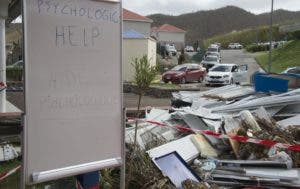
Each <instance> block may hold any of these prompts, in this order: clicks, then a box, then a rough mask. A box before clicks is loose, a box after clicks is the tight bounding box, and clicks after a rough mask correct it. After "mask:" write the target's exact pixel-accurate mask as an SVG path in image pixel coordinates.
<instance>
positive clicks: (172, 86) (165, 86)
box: [150, 83, 180, 89]
mask: <svg viewBox="0 0 300 189" xmlns="http://www.w3.org/2000/svg"><path fill="white" fill-rule="evenodd" d="M150 87H155V88H161V89H179V88H180V87H179V86H178V85H176V84H172V83H152V84H151V85H150Z"/></svg>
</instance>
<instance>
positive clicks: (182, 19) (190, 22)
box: [148, 6, 300, 43]
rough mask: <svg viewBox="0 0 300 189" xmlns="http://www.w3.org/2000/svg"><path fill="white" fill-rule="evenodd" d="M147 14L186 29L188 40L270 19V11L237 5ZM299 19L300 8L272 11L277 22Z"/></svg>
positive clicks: (162, 21) (199, 38)
mask: <svg viewBox="0 0 300 189" xmlns="http://www.w3.org/2000/svg"><path fill="white" fill-rule="evenodd" d="M148 17H149V18H151V19H152V20H153V21H154V22H153V24H152V25H153V26H159V25H162V24H165V23H168V24H172V25H175V26H177V27H180V28H182V29H184V30H186V31H187V35H186V39H187V42H188V43H191V42H195V41H196V40H203V39H207V38H209V37H212V36H215V35H220V34H226V33H229V32H232V31H235V30H237V31H238V30H243V29H246V28H253V27H257V26H264V25H268V24H269V22H270V17H269V13H263V14H259V15H255V14H253V13H251V12H248V11H245V10H244V9H241V8H238V7H234V6H227V7H224V8H220V9H216V10H209V11H198V12H194V13H188V14H182V15H179V16H169V15H163V14H154V15H149V16H148ZM299 20H300V11H298V12H291V11H286V10H281V9H280V10H276V11H274V14H273V22H274V24H280V23H290V22H294V21H299Z"/></svg>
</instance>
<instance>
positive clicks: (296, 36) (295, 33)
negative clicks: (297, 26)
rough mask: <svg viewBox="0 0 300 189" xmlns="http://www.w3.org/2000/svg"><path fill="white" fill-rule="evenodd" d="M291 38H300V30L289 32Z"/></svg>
mask: <svg viewBox="0 0 300 189" xmlns="http://www.w3.org/2000/svg"><path fill="white" fill-rule="evenodd" d="M291 34H292V37H293V39H300V30H298V31H294V32H292V33H291Z"/></svg>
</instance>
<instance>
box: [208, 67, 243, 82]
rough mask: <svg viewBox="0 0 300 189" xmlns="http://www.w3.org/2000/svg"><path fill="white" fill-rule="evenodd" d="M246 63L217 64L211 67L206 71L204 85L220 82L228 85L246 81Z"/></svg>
mask: <svg viewBox="0 0 300 189" xmlns="http://www.w3.org/2000/svg"><path fill="white" fill-rule="evenodd" d="M247 70H248V66H247V65H241V66H238V65H236V64H219V65H216V66H214V67H212V68H211V69H210V70H209V72H208V73H207V75H206V77H205V80H204V83H205V85H211V84H221V85H229V84H234V83H242V82H246V81H247V74H246V73H247Z"/></svg>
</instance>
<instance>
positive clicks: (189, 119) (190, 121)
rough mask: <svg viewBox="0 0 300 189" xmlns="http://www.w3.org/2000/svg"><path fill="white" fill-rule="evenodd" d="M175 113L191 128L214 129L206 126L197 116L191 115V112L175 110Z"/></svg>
mask: <svg viewBox="0 0 300 189" xmlns="http://www.w3.org/2000/svg"><path fill="white" fill-rule="evenodd" d="M176 114H177V115H178V116H179V117H180V118H181V119H183V121H184V122H185V123H186V124H187V125H188V126H189V127H190V128H191V129H195V130H214V128H213V129H212V128H211V127H208V126H207V125H206V124H205V123H204V122H203V121H202V119H200V118H199V117H197V116H195V115H192V114H187V113H184V112H176Z"/></svg>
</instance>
